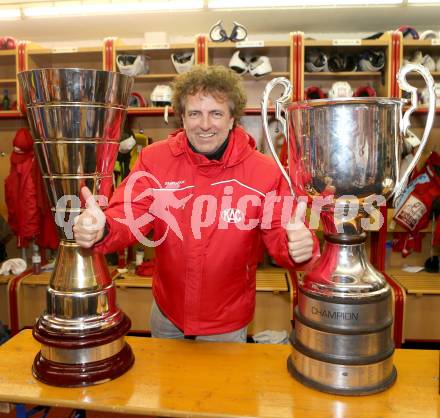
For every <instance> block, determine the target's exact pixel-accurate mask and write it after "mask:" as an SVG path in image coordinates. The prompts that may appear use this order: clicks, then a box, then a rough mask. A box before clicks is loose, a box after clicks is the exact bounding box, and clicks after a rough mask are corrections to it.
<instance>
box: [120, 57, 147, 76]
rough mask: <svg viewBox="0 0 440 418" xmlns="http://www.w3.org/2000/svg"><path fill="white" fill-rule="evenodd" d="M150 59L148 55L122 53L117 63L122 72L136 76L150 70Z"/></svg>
mask: <svg viewBox="0 0 440 418" xmlns="http://www.w3.org/2000/svg"><path fill="white" fill-rule="evenodd" d="M149 59H150V57H147V56H146V55H127V54H121V55H118V56H117V57H116V64H117V66H118V68H119V71H120V72H121V73H122V74H125V75H128V76H131V77H136V76H138V75H141V74H147V73H148V72H149V65H148V60H149Z"/></svg>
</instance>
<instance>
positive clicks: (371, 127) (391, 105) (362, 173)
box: [262, 64, 435, 395]
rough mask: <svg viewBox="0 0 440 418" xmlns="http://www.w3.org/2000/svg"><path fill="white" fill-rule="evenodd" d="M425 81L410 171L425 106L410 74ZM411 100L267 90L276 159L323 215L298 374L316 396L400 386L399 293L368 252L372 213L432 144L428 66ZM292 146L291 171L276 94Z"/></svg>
mask: <svg viewBox="0 0 440 418" xmlns="http://www.w3.org/2000/svg"><path fill="white" fill-rule="evenodd" d="M411 71H415V72H417V73H419V74H420V75H422V77H423V78H424V80H425V82H426V84H427V86H428V88H429V92H430V93H429V97H430V102H429V111H428V117H427V123H426V126H425V131H424V133H423V137H422V141H421V145H420V146H419V148H418V151H417V153H416V155H415V157H414V159H413V161H412V163H411V164H410V166H409V167H408V168H407V170H406V171H405V172H404V173H401V172H400V165H399V162H400V158H401V151H402V145H403V137H404V135H405V133H406V131H407V129H408V127H409V117H410V114H411V113H412V111H413V110H414V109H415V108H416V106H417V89H416V88H415V87H412V86H410V85H409V84H408V82H407V81H406V76H407V74H408V73H409V72H411ZM398 82H399V85H400V87H401V88H402V89H403V90H405V91H407V92H410V93H411V103H410V108H409V109H408V110H407V111H406V112H405V113H404V114H403V106H404V105H405V104H406V102H407V101H406V100H399V99H388V98H377V97H371V98H370V97H361V98H341V99H323V100H311V101H303V102H295V103H290V102H289V101H290V97H291V85H290V82H289V81H288V80H287V79H285V78H277V79H274V80H272V81H270V82H269V83H268V85H267V86H266V89H265V92H264V96H263V102H262V116H263V125H264V129H265V133H266V137H267V140H268V145H269V147H270V149H271V152H272V154H273V156H274V158H275V160H276V161H277V163H278V165H279V168H280V170H281V171H282V172H283V174H284V176H285V178H286V180H287V182H288V183H289V185H290V188H291V191H292V193H293V194H294V191H295V190H302V192H304V194H305V195H307V196H308V197H309V198H311V200H312V202H313V204H312V211H314V207H315V209H317V208H319V209H321V219H322V221H323V225H324V237H325V246H324V250H323V253H322V255H321V258H320V260H319V261H318V262H317V263H316V265H315V266H313V268H312V270H311V271H310V272H309V273H307V274H306V275H305V276H304V277H302V278H301V279H300V280H299V294H298V306H297V307H296V309H295V330H294V332H292V334H291V338H290V340H291V344H292V354H291V356H289V358H288V369H289V371H290V373H291V374H292V375H293V376H294V377H295V378H296V379H298V380H299V381H300V382H302V383H304V384H306V385H308V386H311V387H313V388H315V389H318V390H321V391H324V392H329V393H335V394H343V395H363V394H370V393H375V392H380V391H382V390H385V389H386V388H388V387H389V386H391V385H392V384H393V383H394V381H395V379H396V375H397V373H396V369H395V367H394V365H393V353H394V344H393V340H392V322H393V314H392V300H391V290H390V286H389V285H388V283H387V281H386V280H385V278H384V277H383V275H382V274H381V273H380V272H378V271H377V270H375V269H374V267H373V266H372V265H371V263H370V262H369V260H368V257H367V255H366V250H365V240H366V233H365V232H364V229H368V228H367V226H368V224H369V222H370V220H369V213H372V211H373V209H374V208H375V207H377V204H378V203H380V200H381V199H382V201H383V202H384V201H385V200H386V199H388V198H390V197H391V196H394V197H397V196H398V195H399V194H400V193H401V192H402V189H403V188H404V187H405V184H406V182H407V179H408V177H409V175H410V173H411V171H412V170H413V168H414V166H415V165H416V164H417V161H418V159H419V158H420V155H421V153H422V151H423V149H424V147H425V145H426V143H427V141H428V135H429V132H430V130H431V127H432V123H433V118H434V113H435V97H434V89H433V85H434V81H433V79H432V77H431V75H430V74H429V72H428V71H427V70H426V69H425V68H424V67H422V66H416V65H412V64H409V65H407V66H405V67H403V68H402V69H401V70H400V72H399V74H398ZM279 85H281V86H282V87H283V88H284V91H283V94H282V97H280V98H279V99H278V100H277V101H276V106H275V111H276V119H277V120H278V121H279V122H280V123H281V125H282V126H283V130H284V135H285V138H286V140H287V150H288V167H287V172H286V170H285V169H284V167H283V166H282V165H281V163H280V161H279V159H278V157H277V155H276V152H275V149H274V146H273V143H272V139H271V136H270V132H269V125H268V120H267V112H268V104H269V96H270V94H271V92H272V90H273V88H274V87H275V86H279Z"/></svg>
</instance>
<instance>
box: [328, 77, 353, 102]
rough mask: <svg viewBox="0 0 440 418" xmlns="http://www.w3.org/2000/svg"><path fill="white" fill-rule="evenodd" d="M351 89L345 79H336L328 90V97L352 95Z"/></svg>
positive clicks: (335, 97)
mask: <svg viewBox="0 0 440 418" xmlns="http://www.w3.org/2000/svg"><path fill="white" fill-rule="evenodd" d="M352 96H353V90H352V88H351V86H350V84H349V83H348V82H347V81H336V82H335V83H333V84H332V87H331V89H330V90H329V92H328V97H329V98H330V99H337V98H339V97H352Z"/></svg>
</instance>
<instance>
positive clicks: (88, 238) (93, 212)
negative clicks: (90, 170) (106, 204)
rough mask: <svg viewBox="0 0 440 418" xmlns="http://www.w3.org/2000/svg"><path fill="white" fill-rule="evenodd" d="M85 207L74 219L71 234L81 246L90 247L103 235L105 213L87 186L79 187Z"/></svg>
mask: <svg viewBox="0 0 440 418" xmlns="http://www.w3.org/2000/svg"><path fill="white" fill-rule="evenodd" d="M81 196H82V198H83V199H84V201H85V204H86V209H85V210H84V212H83V213H81V215H79V216H77V217H76V218H75V221H74V223H75V224H74V226H73V235H74V237H75V241H76V243H77V244H79V245H80V246H81V247H84V248H90V247H92V246H93V245H94V244H95V243H96V242H98V241H99V240H101V239H102V237H103V236H104V227H105V215H104V212H103V211H102V210H101V208H100V207H99V205H98V203H96V200H95V198H94V197H93V194H92V192H91V191H90V189H89V188H88V187H83V188H81Z"/></svg>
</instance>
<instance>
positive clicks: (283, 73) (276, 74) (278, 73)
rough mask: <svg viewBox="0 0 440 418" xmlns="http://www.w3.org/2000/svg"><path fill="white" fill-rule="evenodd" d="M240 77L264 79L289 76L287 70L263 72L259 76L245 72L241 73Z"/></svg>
mask: <svg viewBox="0 0 440 418" xmlns="http://www.w3.org/2000/svg"><path fill="white" fill-rule="evenodd" d="M242 77H243V79H244V80H266V79H271V78H275V77H290V73H289V72H288V71H272V72H271V73H268V74H265V75H263V76H261V77H254V76H253V75H250V74H249V73H246V74H243V75H242Z"/></svg>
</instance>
